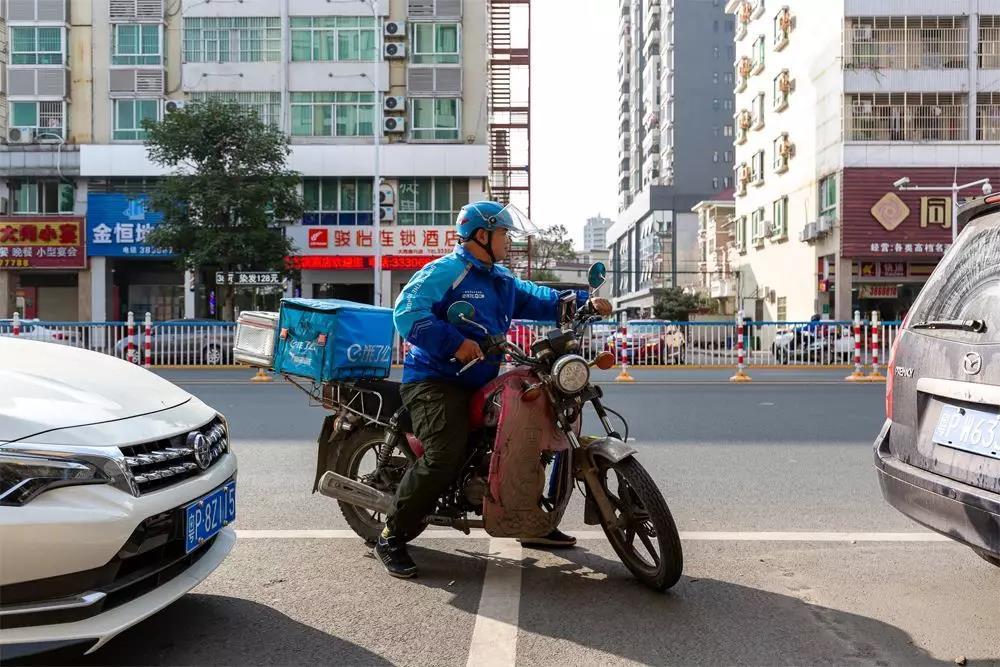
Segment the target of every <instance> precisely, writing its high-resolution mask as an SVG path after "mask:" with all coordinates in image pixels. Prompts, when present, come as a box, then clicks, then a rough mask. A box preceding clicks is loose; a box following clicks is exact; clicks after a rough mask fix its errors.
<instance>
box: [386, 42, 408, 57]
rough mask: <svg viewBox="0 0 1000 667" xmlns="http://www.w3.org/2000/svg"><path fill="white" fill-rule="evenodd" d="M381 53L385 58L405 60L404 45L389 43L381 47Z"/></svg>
mask: <svg viewBox="0 0 1000 667" xmlns="http://www.w3.org/2000/svg"><path fill="white" fill-rule="evenodd" d="M382 52H383V54H384V55H385V57H386V58H405V57H406V44H397V43H395V42H390V43H389V44H386V45H385V46H384V47H383V49H382Z"/></svg>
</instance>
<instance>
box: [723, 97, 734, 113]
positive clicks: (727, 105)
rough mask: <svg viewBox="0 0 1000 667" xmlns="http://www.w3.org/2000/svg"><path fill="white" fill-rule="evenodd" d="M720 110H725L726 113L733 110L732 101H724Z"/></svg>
mask: <svg viewBox="0 0 1000 667" xmlns="http://www.w3.org/2000/svg"><path fill="white" fill-rule="evenodd" d="M722 108H723V109H725V110H726V111H732V110H733V101H732V100H725V101H724V102H723V103H722Z"/></svg>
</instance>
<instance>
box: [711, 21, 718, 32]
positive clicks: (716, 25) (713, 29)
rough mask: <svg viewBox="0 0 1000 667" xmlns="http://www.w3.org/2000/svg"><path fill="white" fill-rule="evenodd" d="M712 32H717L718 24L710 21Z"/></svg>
mask: <svg viewBox="0 0 1000 667" xmlns="http://www.w3.org/2000/svg"><path fill="white" fill-rule="evenodd" d="M712 32H719V22H718V21H712Z"/></svg>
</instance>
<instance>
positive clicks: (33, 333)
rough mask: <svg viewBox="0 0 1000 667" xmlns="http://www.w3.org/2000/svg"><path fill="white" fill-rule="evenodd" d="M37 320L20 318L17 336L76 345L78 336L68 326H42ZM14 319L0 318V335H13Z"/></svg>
mask: <svg viewBox="0 0 1000 667" xmlns="http://www.w3.org/2000/svg"><path fill="white" fill-rule="evenodd" d="M38 322H39V320H21V321H20V323H19V324H18V333H17V337H18V338H25V339H27V340H41V341H45V342H46V343H56V344H57V345H76V344H77V342H78V341H79V339H80V337H79V335H78V332H76V331H73V330H72V329H70V328H67V327H64V328H60V327H58V326H56V327H52V326H49V325H47V326H42V325H41V324H39V323H38ZM13 328H14V320H0V336H13V335H14V332H13Z"/></svg>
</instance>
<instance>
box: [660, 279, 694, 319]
mask: <svg viewBox="0 0 1000 667" xmlns="http://www.w3.org/2000/svg"><path fill="white" fill-rule="evenodd" d="M703 306H704V304H703V302H702V299H701V297H699V296H698V295H697V294H689V293H687V292H685V291H684V290H683V289H682V288H680V287H669V288H667V289H665V290H663V293H662V294H660V295H659V296H657V297H656V302H655V303H654V304H653V315H654V316H655V317H656V319H658V320H673V321H675V322H687V321H688V317H689V316H690V314H691V313H692V312H694V311H696V310H699V309H700V308H702V307H703Z"/></svg>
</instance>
